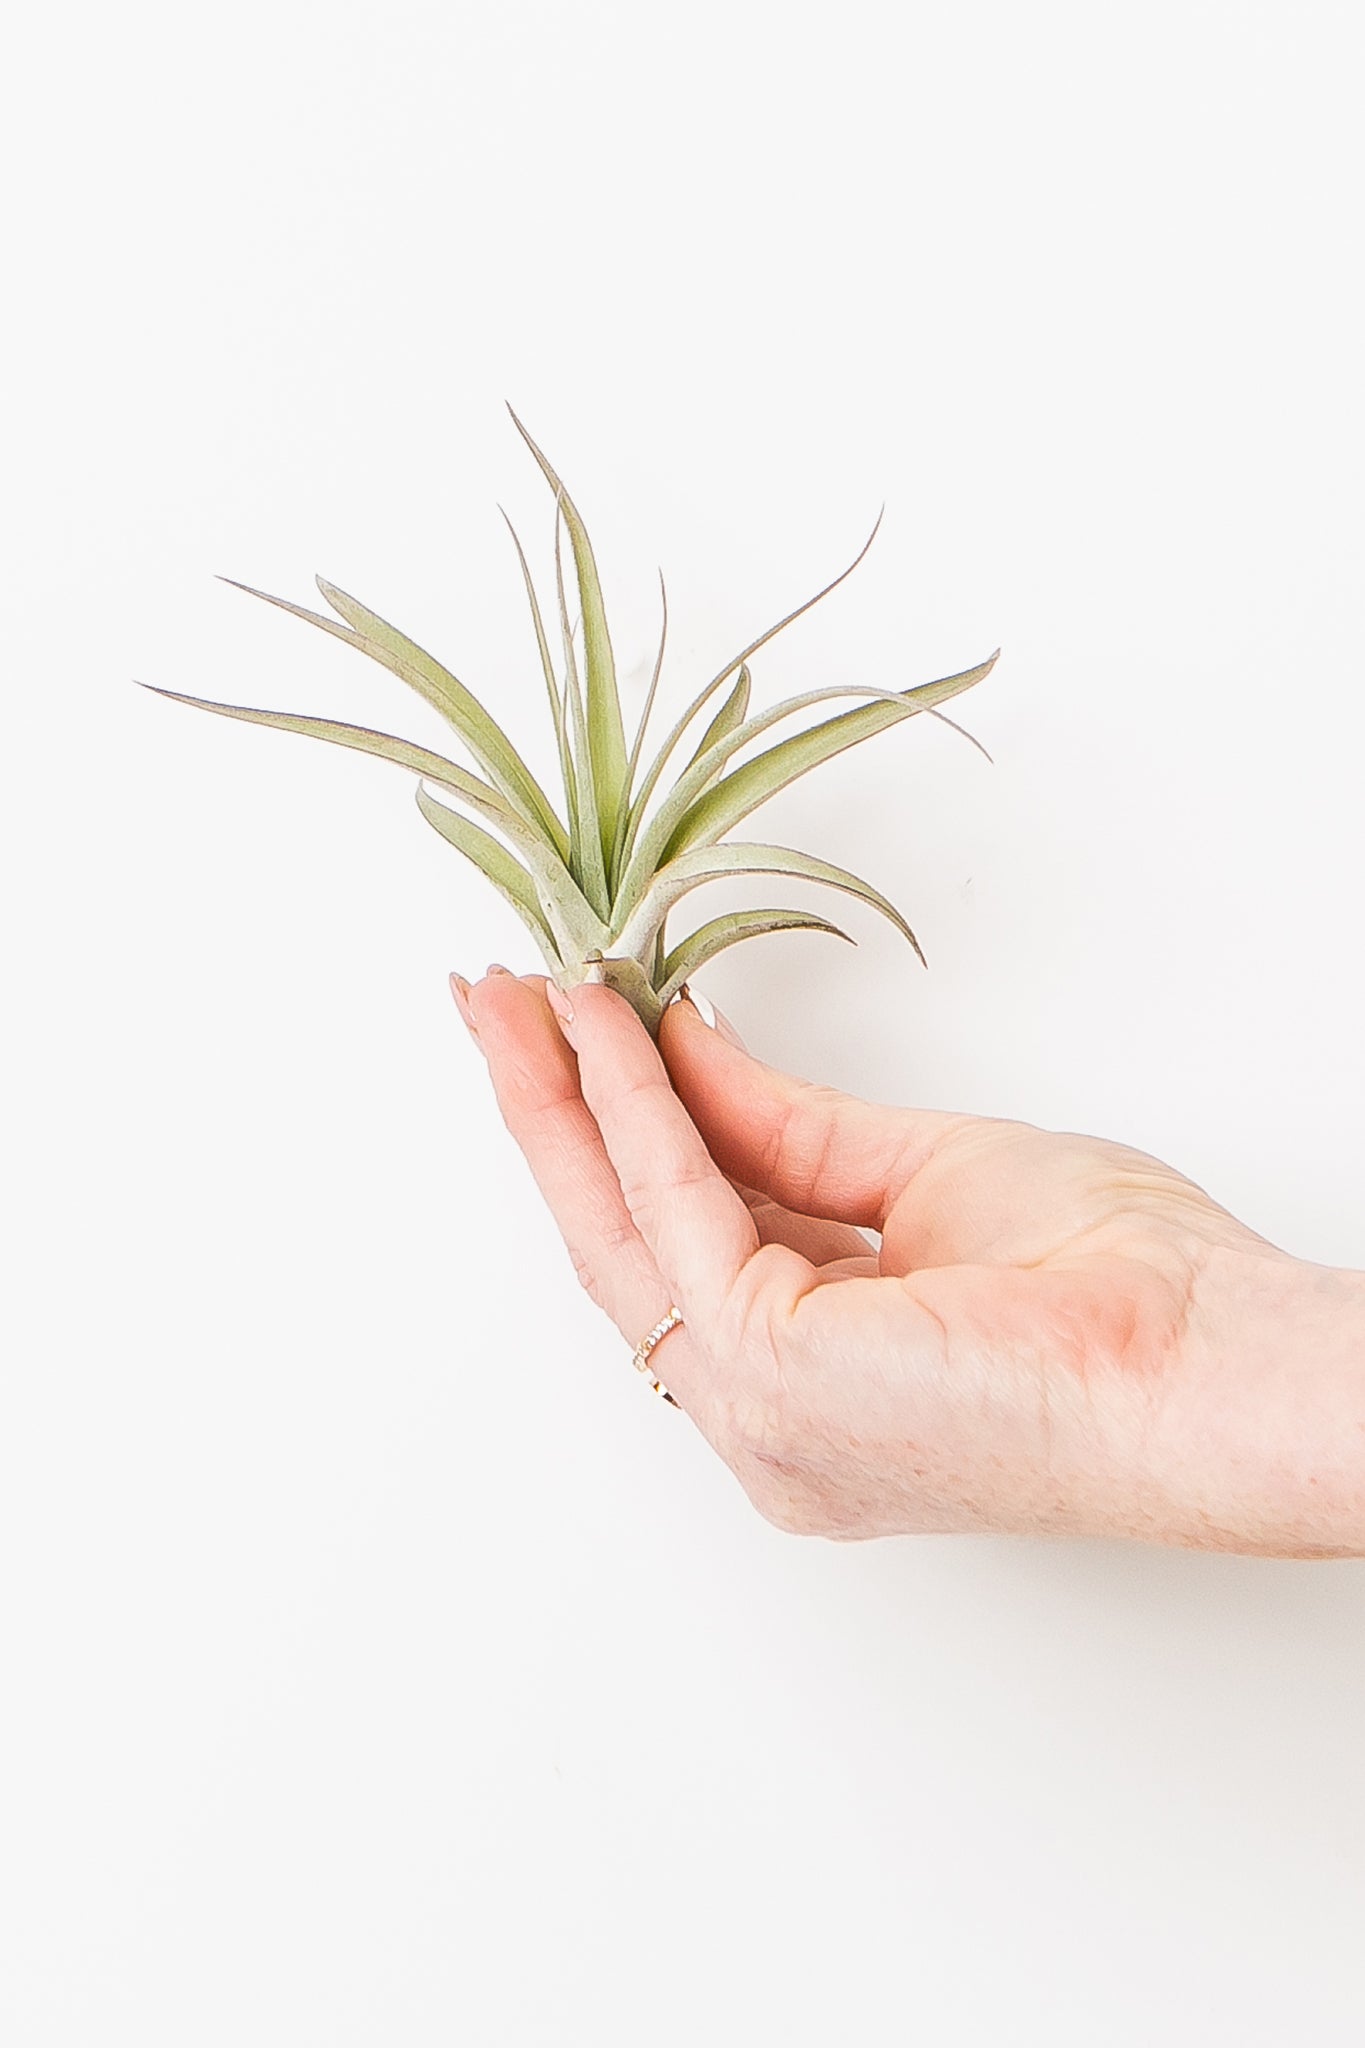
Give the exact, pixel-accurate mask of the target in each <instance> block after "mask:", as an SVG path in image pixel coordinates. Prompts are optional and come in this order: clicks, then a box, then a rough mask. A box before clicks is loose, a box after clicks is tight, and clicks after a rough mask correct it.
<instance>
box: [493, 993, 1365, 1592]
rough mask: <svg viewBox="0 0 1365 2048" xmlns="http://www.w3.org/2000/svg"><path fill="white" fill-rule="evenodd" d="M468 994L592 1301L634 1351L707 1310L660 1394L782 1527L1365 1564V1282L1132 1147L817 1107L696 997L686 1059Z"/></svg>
mask: <svg viewBox="0 0 1365 2048" xmlns="http://www.w3.org/2000/svg"><path fill="white" fill-rule="evenodd" d="M456 994H457V1000H458V1001H459V1004H460V1009H461V1014H462V1016H464V1018H465V1021H466V1023H468V1024H469V1025H470V1026H471V1029H473V1030H474V1031H475V1033H476V1038H477V1042H478V1044H479V1047H480V1049H481V1050H482V1052H483V1053H484V1055H485V1057H486V1058H487V1060H488V1064H489V1069H490V1072H491V1075H492V1079H493V1084H494V1087H495V1089H496V1091H497V1095H498V1100H499V1104H500V1107H501V1109H502V1112H503V1115H504V1117H505V1119H506V1121H507V1124H508V1126H509V1129H510V1130H511V1131H512V1133H513V1135H514V1137H515V1138H516V1139H517V1141H518V1142H519V1143H520V1145H521V1146H522V1149H523V1151H524V1152H525V1154H526V1158H527V1160H528V1163H529V1164H530V1166H531V1169H532V1171H533V1173H534V1174H535V1177H536V1179H537V1181H538V1183H539V1185H540V1187H541V1190H542V1192H543V1194H544V1195H545V1197H546V1200H547V1201H548V1202H549V1204H550V1207H551V1209H552V1210H553V1212H554V1214H555V1217H556V1219H557V1221H558V1223H559V1225H560V1228H561V1230H562V1232H563V1235H564V1237H565V1241H566V1243H567V1244H568V1246H569V1249H570V1253H571V1255H572V1257H573V1260H574V1264H575V1268H576V1270H577V1271H578V1273H579V1276H580V1278H581V1279H582V1281H583V1283H584V1285H585V1286H586V1287H587V1288H588V1290H589V1291H590V1293H591V1294H592V1296H593V1298H594V1300H596V1301H597V1302H598V1303H599V1304H600V1305H601V1306H602V1307H603V1308H604V1309H605V1310H606V1312H607V1313H608V1314H609V1315H610V1316H611V1317H612V1318H613V1319H614V1321H615V1322H616V1323H617V1326H618V1328H619V1329H620V1331H621V1333H622V1335H623V1336H624V1337H625V1339H626V1340H627V1342H628V1343H629V1344H630V1345H632V1346H633V1345H634V1344H635V1342H636V1341H637V1340H638V1338H639V1337H640V1336H641V1335H642V1334H643V1332H644V1331H645V1330H647V1329H649V1328H650V1327H652V1325H653V1324H654V1323H655V1322H657V1320H658V1319H659V1317H660V1315H661V1314H662V1312H663V1310H664V1309H665V1308H666V1307H667V1306H668V1305H669V1304H670V1303H672V1302H677V1304H678V1305H679V1307H680V1308H681V1309H682V1310H683V1313H684V1316H685V1326H684V1327H683V1328H682V1329H679V1330H677V1331H675V1332H673V1333H672V1334H671V1335H670V1336H669V1337H668V1338H667V1339H666V1340H665V1341H664V1343H663V1344H662V1345H661V1346H660V1347H659V1349H658V1351H657V1352H656V1354H655V1356H654V1359H653V1361H652V1365H651V1370H653V1369H657V1370H658V1371H659V1372H660V1373H661V1374H662V1375H663V1378H664V1380H665V1382H666V1383H667V1385H668V1386H669V1388H670V1390H671V1392H672V1393H673V1395H674V1397H675V1398H676V1400H677V1402H678V1403H679V1405H680V1406H681V1407H682V1408H683V1410H684V1411H685V1412H686V1413H687V1414H688V1415H689V1416H690V1417H691V1419H692V1420H693V1422H694V1423H695V1424H696V1425H697V1427H698V1428H699V1429H700V1430H701V1432H702V1434H703V1435H704V1436H705V1437H706V1438H707V1439H708V1441H709V1442H710V1443H711V1444H712V1445H713V1446H714V1448H715V1449H716V1450H717V1451H718V1452H719V1453H720V1455H721V1456H722V1457H723V1458H725V1460H726V1462H727V1463H728V1464H729V1465H730V1466H731V1468H732V1469H733V1471H734V1472H735V1474H736V1476H737V1478H738V1479H739V1481H740V1483H741V1484H742V1485H743V1486H744V1488H745V1490H746V1492H747V1493H748V1494H749V1497H750V1499H751V1500H752V1501H753V1503H754V1505H755V1506H756V1507H757V1508H758V1509H759V1511H760V1512H761V1513H762V1514H764V1515H765V1516H767V1518H768V1519H769V1520H771V1521H773V1522H775V1523H776V1524H777V1525H778V1526H780V1527H782V1528H785V1529H790V1530H792V1531H800V1532H805V1533H813V1534H821V1535H824V1536H827V1537H830V1538H834V1539H836V1540H841V1541H847V1540H855V1539H860V1538H866V1537H872V1536H880V1535H895V1534H910V1533H917V1532H927V1531H950V1530H977V1531H980V1530H997V1531H1007V1532H1019V1533H1031V1534H1035V1535H1038V1534H1041V1535H1052V1536H1063V1535H1080V1536H1108V1537H1114V1536H1120V1537H1131V1538H1136V1539H1140V1540H1145V1541H1150V1542H1159V1543H1176V1544H1187V1545H1194V1546H1197V1547H1201V1548H1208V1549H1222V1550H1241V1551H1246V1552H1251V1553H1258V1554H1265V1555H1278V1556H1298V1557H1330V1556H1354V1555H1362V1554H1365V1275H1361V1274H1358V1273H1347V1272H1336V1271H1332V1270H1330V1269H1325V1268H1319V1267H1313V1266H1309V1265H1305V1264H1304V1263H1303V1262H1301V1261H1297V1260H1293V1259H1290V1258H1288V1257H1287V1256H1286V1255H1285V1254H1283V1253H1281V1252H1279V1251H1277V1250H1276V1249H1275V1248H1274V1247H1273V1246H1271V1245H1269V1244H1267V1243H1266V1242H1265V1241H1264V1240H1263V1239H1261V1238H1259V1237H1257V1236H1256V1235H1255V1233H1254V1232H1252V1231H1250V1230H1248V1229H1247V1228H1246V1227H1245V1226H1244V1225H1242V1224H1240V1223H1239V1222H1238V1221H1237V1220H1236V1219H1235V1218H1234V1217H1232V1216H1231V1215H1229V1214H1228V1212H1227V1211H1226V1210H1224V1209H1222V1208H1220V1207H1219V1206H1218V1204H1217V1203H1215V1202H1214V1201H1212V1200H1211V1199H1210V1197H1209V1196H1208V1195H1206V1194H1205V1193H1204V1192H1203V1190H1202V1189H1200V1188H1198V1187H1196V1186H1195V1185H1194V1183H1193V1182H1191V1181H1189V1180H1186V1179H1185V1178H1184V1177H1183V1176H1182V1175H1180V1174H1178V1173H1176V1172H1174V1171H1173V1170H1172V1169H1171V1168H1170V1167H1167V1166H1164V1165H1163V1164H1162V1163H1161V1162H1160V1161H1158V1160H1154V1159H1150V1158H1148V1157H1146V1156H1145V1155H1144V1154H1142V1153H1139V1152H1135V1151H1132V1150H1130V1149H1129V1148H1127V1147H1124V1146H1121V1145H1115V1144H1109V1143H1105V1142H1102V1141H1100V1140H1097V1139H1093V1138H1086V1137H1078V1136H1070V1135H1059V1134H1056V1133H1052V1132H1045V1131H1040V1130H1036V1129H1034V1128H1032V1127H1031V1126H1029V1125H1025V1124H1018V1123H1008V1122H1003V1121H998V1120H992V1119H985V1118H976V1117H970V1116H949V1115H943V1114H939V1113H929V1112H920V1111H913V1110H901V1109H894V1108H886V1107H880V1106H877V1105H874V1104H869V1103H864V1102H859V1101H857V1100H855V1099H853V1098H850V1097H846V1096H842V1095H840V1094H838V1093H837V1092H836V1091H833V1090H831V1089H826V1088H820V1087H816V1086H814V1085H812V1084H810V1083H806V1082H802V1081H797V1080H793V1079H792V1078H791V1077H790V1076H787V1075H783V1074H780V1073H777V1072H776V1071H775V1070H773V1069H771V1068H769V1067H766V1066H764V1065H762V1064H761V1063H760V1062H759V1061H757V1060H754V1059H751V1058H750V1057H749V1055H748V1054H747V1053H746V1052H745V1051H744V1049H743V1048H742V1047H741V1046H740V1045H739V1043H738V1041H737V1040H736V1039H735V1038H734V1035H733V1033H732V1032H731V1031H730V1030H729V1027H728V1026H726V1025H725V1023H724V1020H723V1019H722V1020H720V1028H719V1029H718V1030H712V1029H710V1028H708V1026H707V1025H705V1024H704V1023H703V1022H702V1021H701V1019H700V1017H699V1016H698V1014H697V1012H696V1011H695V1010H694V1009H693V1007H692V1005H691V1004H690V1003H688V1002H681V1003H677V1004H675V1005H673V1006H672V1007H671V1008H670V1009H669V1010H668V1011H667V1012H666V1013H665V1016H664V1019H663V1022H662V1026H661V1029H660V1032H659V1041H658V1046H657V1048H656V1046H655V1045H654V1044H653V1043H652V1042H651V1041H650V1039H649V1037H648V1035H647V1034H646V1033H645V1032H644V1030H643V1029H642V1028H641V1027H640V1025H639V1024H638V1022H637V1020H636V1019H635V1018H634V1016H633V1015H632V1013H631V1012H630V1010H629V1007H628V1006H627V1005H626V1004H624V1003H623V1002H622V1001H621V1000H620V998H619V997H618V996H616V995H614V994H613V993H612V992H611V991H610V990H609V989H606V988H603V987H585V988H579V989H576V990H574V991H573V995H572V1000H571V1001H568V1000H566V999H565V997H564V996H563V995H562V993H561V992H559V991H557V990H552V989H551V990H549V991H547V988H546V985H545V984H544V983H543V982H541V981H540V980H539V979H538V978H537V979H535V980H528V981H525V982H522V981H518V980H517V979H516V978H515V977H513V976H511V975H507V974H505V973H503V974H500V975H494V976H492V977H491V978H490V979H488V980H485V981H484V982H481V983H479V984H477V985H476V986H475V987H474V988H472V989H470V988H468V987H467V986H465V985H461V987H460V988H459V989H458V990H457V991H456ZM547 995H548V1000H547ZM552 1005H553V1009H552V1007H551V1006H552ZM566 1012H567V1013H568V1014H567V1015H566V1014H565V1013H566ZM566 1041H567V1042H566ZM868 1229H875V1230H878V1231H879V1232H880V1233H881V1246H880V1250H878V1249H876V1248H875V1247H874V1246H873V1245H872V1244H871V1243H870V1241H869V1240H868V1238H867V1237H866V1236H865V1234H864V1232H865V1231H866V1230H868Z"/></svg>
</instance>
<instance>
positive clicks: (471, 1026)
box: [450, 974, 479, 1039]
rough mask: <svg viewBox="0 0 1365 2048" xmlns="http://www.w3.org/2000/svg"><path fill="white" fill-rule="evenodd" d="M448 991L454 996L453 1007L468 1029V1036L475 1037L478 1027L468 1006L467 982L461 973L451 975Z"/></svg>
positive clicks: (476, 1036) (477, 1033)
mask: <svg viewBox="0 0 1365 2048" xmlns="http://www.w3.org/2000/svg"><path fill="white" fill-rule="evenodd" d="M450 993H451V994H452V995H453V996H454V998H455V1007H456V1009H457V1010H458V1011H459V1013H460V1015H461V1017H463V1019H464V1022H465V1028H466V1029H467V1030H468V1032H469V1035H470V1037H471V1038H474V1039H477V1038H478V1035H479V1027H478V1025H477V1024H476V1023H475V1022H474V1012H473V1010H472V1009H471V1008H470V1006H469V983H468V982H467V981H466V980H465V978H464V976H463V975H462V974H452V975H451V977H450Z"/></svg>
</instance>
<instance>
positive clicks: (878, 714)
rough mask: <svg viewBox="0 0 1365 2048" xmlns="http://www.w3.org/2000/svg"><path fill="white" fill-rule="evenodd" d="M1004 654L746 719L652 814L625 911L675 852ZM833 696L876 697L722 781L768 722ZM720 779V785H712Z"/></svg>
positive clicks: (712, 835) (849, 688)
mask: <svg viewBox="0 0 1365 2048" xmlns="http://www.w3.org/2000/svg"><path fill="white" fill-rule="evenodd" d="M998 657H999V649H998V648H997V650H996V652H995V654H993V655H992V656H991V658H990V660H989V661H986V662H982V663H981V664H980V665H979V666H978V667H976V668H972V669H965V670H963V672H962V673H961V674H960V675H955V676H944V677H942V678H941V679H940V680H939V681H937V682H932V683H918V684H916V686H915V687H914V688H913V689H910V690H879V689H875V688H873V687H872V686H870V685H862V684H856V683H845V684H837V685H835V686H834V687H832V688H829V689H823V690H807V691H806V692H805V693H804V694H803V695H802V696H799V697H788V698H787V699H786V701H785V702H784V703H781V704H775V705H773V706H772V707H771V708H770V709H768V710H767V711H761V712H759V713H758V715H757V716H756V717H754V718H750V719H747V720H746V721H745V723H744V724H743V725H740V726H737V727H736V728H735V730H734V731H733V732H731V733H727V734H726V735H725V737H724V738H723V739H720V740H718V741H716V743H715V744H714V745H713V746H711V747H708V749H707V751H706V752H705V753H704V754H703V755H701V756H700V757H699V758H698V759H697V760H696V761H694V762H693V764H692V766H691V767H690V768H689V769H687V770H686V772H685V773H684V774H683V775H681V776H680V777H679V779H678V781H677V782H676V783H675V784H674V786H673V788H672V789H671V790H670V791H669V793H668V795H667V797H666V798H665V799H664V801H663V803H662V804H660V806H659V808H658V810H657V811H656V812H655V814H654V816H653V817H652V818H651V819H650V821H649V824H648V825H647V826H646V828H645V830H644V832H643V834H642V835H641V837H640V839H639V841H638V842H637V844H636V846H635V848H634V850H633V852H632V854H631V858H630V865H629V867H628V868H627V870H626V873H625V876H624V878H623V880H622V883H621V887H620V889H619V891H618V892H617V894H618V902H619V905H620V907H621V910H622V912H623V914H625V915H629V914H630V913H631V911H632V910H633V909H634V906H635V904H636V902H638V900H639V897H640V896H641V895H642V894H643V892H644V890H645V889H646V888H648V886H649V883H650V880H651V878H652V877H653V875H654V873H655V872H656V871H657V870H658V869H659V868H661V867H662V866H664V864H665V863H666V862H667V861H668V860H670V859H672V857H673V856H674V855H675V854H677V853H681V852H682V851H683V850H684V849H685V848H686V847H688V846H691V845H695V844H696V843H697V841H698V840H699V839H702V838H705V839H706V840H707V841H712V840H716V839H719V837H720V836H721V834H722V832H726V831H728V830H729V828H730V826H731V825H733V824H738V822H739V820H740V819H741V818H744V817H747V816H748V814H749V812H750V811H752V810H756V809H757V807H758V805H759V804H761V803H763V802H765V801H766V799H767V798H768V797H770V796H772V795H774V794H775V793H776V792H777V791H778V790H779V789H782V788H785V787H786V785H787V784H788V783H790V782H794V781H796V780H797V778H798V777H799V776H801V775H804V774H806V773H807V771H808V770H809V769H811V768H814V767H817V766H818V765H819V764H820V762H821V761H824V760H827V759H828V758H829V757H830V756H831V755H833V754H838V753H841V752H842V751H843V750H844V748H846V747H851V746H854V745H856V744H857V742H858V741H859V740H861V739H867V738H869V737H870V736H871V735H872V734H873V733H874V732H880V731H881V730H882V728H883V727H884V726H888V725H894V724H896V722H897V721H898V720H899V719H902V718H909V717H912V716H913V715H914V714H915V713H916V712H919V711H924V710H927V709H928V708H929V707H930V706H931V705H933V704H936V703H941V702H943V701H944V700H945V699H946V698H948V697H955V696H957V694H958V693H959V691H962V690H966V689H970V688H971V686H972V684H973V683H978V682H980V680H981V678H982V677H983V676H985V675H988V674H989V673H990V671H991V669H992V668H993V667H994V665H995V663H996V660H997V659H998ZM834 697H870V698H873V699H875V700H876V701H875V702H873V703H871V704H863V705H858V706H856V707H855V708H854V709H853V710H852V711H845V712H841V713H840V714H839V715H838V717H836V718H830V719H826V720H824V721H823V723H821V724H820V725H817V726H812V727H810V728H809V729H808V730H807V731H805V732H801V733H797V734H794V735H793V736H792V738H791V739H789V740H782V741H780V742H779V743H778V745H777V746H775V747H770V748H768V749H767V751H766V752H764V753H762V754H760V755H758V756H757V757H756V759H754V760H752V761H748V762H746V763H745V764H744V766H743V767H742V768H738V769H736V770H735V771H734V772H733V774H731V775H728V776H726V777H725V778H724V780H723V781H721V782H716V777H717V774H718V773H719V771H720V769H721V768H723V767H724V765H725V763H726V761H728V760H729V759H730V757H731V755H733V754H736V753H738V751H739V749H740V748H741V747H744V746H747V745H748V743H749V741H750V740H752V739H756V738H757V737H758V735H759V734H760V733H761V732H765V731H766V730H767V729H768V727H769V726H772V725H776V724H777V722H778V721H779V719H783V718H788V717H790V716H791V714H792V713H793V712H795V711H802V710H805V709H806V708H807V707H808V706H810V705H812V704H821V703H827V702H828V701H829V700H830V699H831V698H834ZM713 783H715V790H714V791H712V790H711V785H712V784H713ZM721 791H725V792H726V793H727V794H726V798H725V800H724V801H723V802H722V803H720V804H716V805H711V804H710V796H711V795H713V794H714V795H719V793H720V792H721ZM706 806H709V808H706ZM719 820H724V822H718V821H719Z"/></svg>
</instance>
